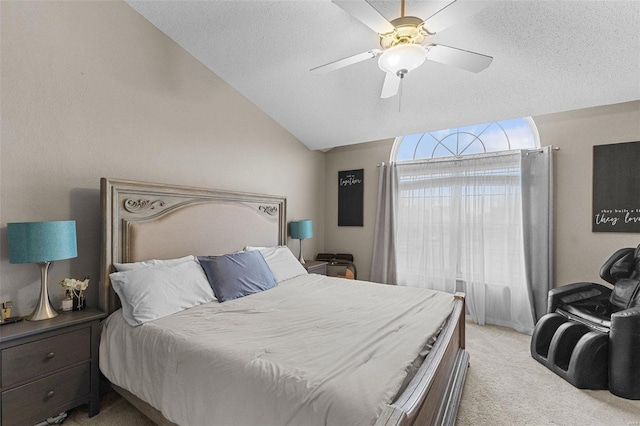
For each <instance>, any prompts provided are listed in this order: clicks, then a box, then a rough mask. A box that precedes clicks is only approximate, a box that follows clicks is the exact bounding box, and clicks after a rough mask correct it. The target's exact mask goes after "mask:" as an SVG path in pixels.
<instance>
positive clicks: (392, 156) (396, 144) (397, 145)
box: [389, 117, 541, 163]
mask: <svg viewBox="0 0 640 426" xmlns="http://www.w3.org/2000/svg"><path fill="white" fill-rule="evenodd" d="M521 118H522V119H523V120H524V121H525V122H526V123H527V124H528V125H529V129H530V130H531V134H532V135H533V141H534V143H535V145H536V146H535V147H536V148H540V146H541V145H540V133H539V132H538V126H536V122H535V121H534V120H533V117H521ZM507 120H508V119H507ZM500 121H504V120H496V121H494V122H495V123H499V122H500ZM478 124H483V123H478ZM464 127H466V126H464ZM442 130H448V129H442ZM429 131H430V130H427V131H425V132H423V133H427V132H429ZM405 136H409V135H403V136H396V138H395V139H394V141H393V146H392V147H391V153H390V155H389V161H390V162H392V163H395V162H397V155H398V149H399V148H400V144H401V143H402V139H403V138H404V137H405ZM509 151H514V150H509ZM500 152H502V151H492V152H485V153H480V154H464V155H458V156H453V155H452V156H449V157H436V158H419V159H413V160H402V161H401V163H410V162H412V161H434V160H437V159H442V160H451V158H460V157H471V156H474V155H491V154H498V153H500ZM504 152H508V151H504Z"/></svg>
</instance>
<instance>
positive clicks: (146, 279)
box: [109, 259, 216, 327]
mask: <svg viewBox="0 0 640 426" xmlns="http://www.w3.org/2000/svg"><path fill="white" fill-rule="evenodd" d="M109 277H110V278H111V284H112V285H113V288H114V290H115V291H116V293H117V294H118V296H120V302H121V303H122V315H123V316H124V319H125V320H126V321H127V323H129V324H130V325H132V326H134V327H135V326H138V325H140V324H144V323H145V322H147V321H151V320H154V319H158V318H162V317H164V316H167V315H171V314H174V313H176V312H180V311H182V310H185V309H188V308H191V307H193V306H196V305H201V304H203V303H207V302H213V301H214V300H216V299H215V296H214V294H213V291H211V287H210V286H209V282H208V281H207V277H206V276H205V275H204V271H203V270H202V268H201V267H200V265H199V264H198V262H197V261H196V260H195V259H193V260H191V261H187V262H182V263H178V264H175V265H170V266H149V267H142V268H137V269H135V268H134V269H132V270H130V271H123V272H114V273H113V274H111V275H109Z"/></svg>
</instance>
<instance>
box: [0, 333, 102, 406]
mask: <svg viewBox="0 0 640 426" xmlns="http://www.w3.org/2000/svg"><path fill="white" fill-rule="evenodd" d="M90 342H91V330H90V329H89V328H88V327H87V328H83V329H80V330H76V331H72V332H70V333H64V334H60V335H58V336H55V337H49V338H47V339H42V340H38V341H36V342H31V343H26V344H24V345H18V346H14V347H12V348H8V349H3V350H2V382H1V383H2V387H4V388H6V387H8V386H11V385H13V384H16V383H19V382H22V381H24V380H28V379H30V378H33V377H38V376H40V375H42V374H47V373H49V372H52V371H55V370H57V369H60V368H64V367H66V366H68V365H72V364H75V363H77V362H80V361H84V360H86V359H89V358H90V357H91V346H90ZM3 405H4V398H3ZM3 417H4V410H3Z"/></svg>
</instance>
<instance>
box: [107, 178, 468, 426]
mask: <svg viewBox="0 0 640 426" xmlns="http://www.w3.org/2000/svg"><path fill="white" fill-rule="evenodd" d="M101 202H102V212H103V222H102V226H103V228H102V256H101V279H100V290H99V305H100V307H101V309H102V310H104V311H105V312H108V313H109V314H110V317H109V319H108V320H106V321H105V325H104V326H103V339H102V341H101V348H100V353H101V359H100V364H101V369H102V370H103V373H104V375H105V376H106V377H107V378H108V379H110V380H111V382H112V386H113V388H114V389H115V390H116V391H117V392H118V393H120V394H121V395H122V396H123V397H124V398H125V399H127V400H128V401H130V402H131V403H132V404H133V405H134V406H135V407H137V408H138V409H139V410H140V411H142V412H143V413H144V414H145V415H147V416H148V417H149V418H150V419H152V420H153V421H154V422H156V423H157V424H175V423H179V424H203V423H206V424H258V421H257V420H256V419H258V418H259V419H260V421H259V424H314V423H315V424H318V423H319V424H343V423H344V422H347V423H349V424H376V425H414V424H415V425H432V424H445V425H446V424H454V423H455V418H456V414H457V408H458V404H459V401H460V396H461V393H462V387H463V385H464V379H465V375H466V371H467V368H468V364H469V356H468V353H467V352H466V350H465V348H464V342H465V335H464V332H465V331H464V295H463V294H456V295H454V296H453V297H451V296H450V295H445V294H444V293H440V294H437V292H424V291H422V290H419V289H408V288H401V287H395V286H386V285H381V284H374V283H366V282H362V281H354V280H343V279H340V278H331V277H321V276H317V275H313V274H300V275H298V276H294V277H291V278H289V277H283V278H284V279H283V280H282V281H278V282H277V285H276V286H274V287H273V288H270V289H269V290H267V291H262V292H259V293H256V294H252V295H251V296H248V297H244V298H237V299H234V300H230V301H228V302H224V303H219V302H218V301H215V300H214V301H211V302H210V303H202V304H200V305H198V306H193V307H191V308H189V309H184V310H182V311H180V312H177V313H175V314H172V315H167V316H165V317H161V318H158V319H157V320H156V319H154V320H152V321H150V322H148V323H145V324H144V325H143V326H139V327H131V326H130V325H129V324H127V323H126V321H127V319H126V318H124V317H125V316H126V315H125V313H126V309H121V308H122V305H124V306H125V308H126V307H127V306H128V302H126V301H122V303H121V300H120V299H119V297H118V295H117V294H116V292H115V291H114V285H116V284H117V285H120V281H119V279H116V275H113V276H110V274H112V273H114V271H115V267H114V265H120V264H133V263H136V262H138V263H139V262H142V261H145V260H148V259H177V258H182V257H185V256H188V255H192V254H200V255H206V256H211V258H212V259H219V258H221V257H223V256H222V255H225V256H235V254H236V253H242V252H243V250H244V249H245V248H246V247H248V246H251V247H256V248H271V247H282V246H284V245H285V244H286V241H287V238H286V237H287V226H286V225H287V222H286V199H285V198H284V197H279V196H271V195H261V194H248V193H237V192H228V191H218V190H211V189H204V188H191V187H184V186H175V185H166V184H155V183H145V182H135V181H126V180H117V179H106V178H103V179H102V180H101ZM263 253H266V252H265V251H263ZM239 255H242V254H239ZM265 258H268V256H266V255H265ZM206 260H207V259H204V258H201V259H200V261H201V263H202V264H203V265H204V264H205V263H204V262H205V261H206ZM270 266H272V264H270ZM203 267H204V266H203ZM172 268H173V266H172ZM272 269H273V267H272ZM274 274H275V275H276V276H277V274H276V273H275V270H274ZM111 277H113V279H114V281H113V283H112V280H111ZM280 278H281V277H278V279H280ZM118 289H119V290H120V291H122V290H121V288H120V287H118ZM336 294H339V296H336ZM216 295H218V293H217V291H216ZM332 297H333V300H334V302H330V301H331V300H332ZM304 299H309V300H307V301H306V302H305V301H304ZM396 299H397V300H398V301H397V303H405V304H406V305H398V306H395V307H394V306H393V305H394V303H396ZM449 299H450V302H449V301H448V300H449ZM390 300H393V303H390V302H389V301H390ZM402 300H404V301H402ZM336 301H337V302H336ZM436 302H437V304H436ZM302 303H308V305H302ZM447 304H449V305H450V306H449V305H447ZM360 305H366V306H368V307H369V310H368V311H367V310H366V309H360V308H359V306H360ZM443 306H448V307H446V309H448V310H446V312H447V315H445V316H443V317H442V322H441V323H440V320H437V319H435V318H439V317H437V315H442V313H441V312H440V313H438V312H439V311H442V312H444V311H443V310H444V309H445V307H443ZM425 307H426V308H425ZM296 310H298V311H301V312H302V313H300V312H298V313H295V312H294V313H292V311H296ZM314 310H317V311H318V312H317V315H318V317H317V318H315V319H313V318H311V319H309V318H305V319H304V320H303V321H302V322H305V321H306V322H313V324H312V326H311V327H307V328H302V327H301V326H300V327H299V326H297V325H296V323H295V321H293V320H292V319H291V318H292V317H291V315H298V316H300V315H311V311H314ZM360 310H362V311H363V312H360ZM400 311H401V312H403V314H402V315H398V312H400ZM404 311H407V312H409V311H411V312H415V315H418V316H416V317H411V318H403V317H405V316H406V315H408V314H406V315H405V314H404ZM123 312H124V313H123ZM372 312H375V315H372V314H371V313H372ZM342 314H346V315H347V316H345V317H340V315H342ZM367 315H368V316H367ZM252 316H253V317H256V318H260V320H259V321H261V322H262V323H263V324H264V325H268V326H265V327H263V329H260V331H259V332H256V331H255V325H254V324H249V325H247V321H248V318H249V317H252ZM359 316H362V317H363V318H364V320H360V321H359V322H357V321H356V320H355V318H357V317H359ZM431 316H433V318H434V321H431V322H430V323H428V324H426V325H422V323H420V324H419V327H421V328H423V329H424V330H425V331H424V335H420V333H419V331H420V330H411V329H412V328H413V327H414V326H415V324H416V321H415V318H431ZM374 317H379V322H380V323H381V324H383V325H385V324H386V325H389V324H392V325H394V327H395V328H394V329H393V331H392V332H388V333H386V334H385V336H386V335H387V334H388V335H389V336H390V337H389V338H388V340H387V337H385V339H382V338H380V336H376V335H369V334H371V333H370V332H369V329H367V328H362V329H360V328H359V327H365V326H367V327H369V325H367V324H362V323H367V322H369V319H373V318H374ZM222 318H224V319H225V321H229V324H223V321H222V320H221V319H222ZM267 318H268V319H267ZM207 321H208V322H207ZM403 321H404V322H403ZM345 323H350V325H349V327H351V328H352V332H353V333H354V336H359V337H358V338H353V339H346V340H344V341H343V342H342V343H340V344H339V345H337V346H336V348H335V349H334V348H332V349H331V350H324V348H326V347H327V345H326V344H324V345H320V346H318V345H319V344H318V341H317V340H311V339H312V338H313V339H316V338H317V337H319V338H320V339H322V338H326V339H331V338H334V337H333V336H337V334H327V332H326V331H327V330H331V333H334V330H335V329H336V328H338V326H339V324H345ZM211 324H215V325H216V327H220V328H221V330H222V332H223V335H222V336H224V338H221V337H220V335H211V336H209V335H207V334H206V333H208V332H209V329H210V328H215V327H212V326H211ZM342 328H345V327H342ZM297 329H299V330H297ZM105 330H108V331H105ZM264 330H269V331H270V332H273V333H275V334H273V335H270V336H268V337H264V339H266V340H264V341H261V338H262V337H263V336H262V335H263V334H264V333H266V331H264ZM427 330H428V331H427ZM211 332H212V333H213V331H211ZM107 333H111V334H107ZM153 333H155V334H153ZM224 333H226V334H224ZM251 333H254V335H252V334H251ZM295 333H299V334H297V335H296V334H295ZM400 333H411V334H400ZM189 335H191V336H192V337H191V340H192V342H191V343H189V344H190V345H191V344H193V345H194V346H193V347H191V346H190V347H187V338H188V337H189ZM307 335H310V336H309V339H310V340H309V341H307V340H306V339H307ZM311 335H313V336H311ZM409 335H411V336H414V335H416V336H417V335H420V336H419V337H416V338H415V339H407V338H406V337H405V336H409ZM158 336H162V339H164V338H165V337H167V336H168V337H167V338H169V339H173V340H169V341H168V343H167V342H165V341H163V342H162V343H161V344H158V343H157V342H158V341H159V340H158V339H159V338H160V337H158ZM205 336H206V337H205ZM265 336H266V335H265ZM291 336H297V337H295V338H292V337H291ZM280 337H281V338H280ZM360 337H362V338H360ZM365 337H366V338H365ZM336 338H337V337H336ZM278 339H279V340H281V341H282V344H283V345H284V346H283V347H284V349H282V348H280V347H275V346H273V347H272V346H271V345H272V344H273V343H274V341H276V340H278ZM394 339H395V340H394ZM413 340H415V341H413ZM320 341H321V342H322V340H320ZM118 342H119V343H118ZM222 342H224V343H225V344H226V346H225V345H223V344H222ZM291 342H295V345H292V344H291ZM345 342H346V343H345ZM153 344H155V345H156V346H153ZM401 344H402V345H405V344H406V345H407V350H406V353H405V352H403V351H405V350H404V349H402V351H401V350H400V347H401V346H400V345H401ZM314 345H315V346H314ZM118 348H119V349H118ZM265 348H266V349H265ZM301 348H302V349H304V350H306V351H307V352H306V355H305V356H306V360H305V361H295V362H296V363H298V364H287V363H288V362H289V358H290V357H291V356H293V355H292V354H291V353H292V352H295V351H297V350H302V349H301ZM409 348H411V351H413V352H411V351H409ZM118 350H119V351H120V352H118ZM163 350H166V352H167V353H166V354H164V355H162V354H158V353H157V352H158V351H163ZM216 350H217V351H219V353H218V354H210V353H211V352H212V351H216ZM340 350H344V352H343V353H342V352H339V351H340ZM127 351H128V352H127ZM136 351H139V352H136ZM149 351H152V352H153V355H151V354H148V352H149ZM394 351H395V352H394ZM398 351H400V352H398ZM303 352H304V351H303ZM389 352H390V353H391V354H392V355H391V358H389V359H386V360H385V359H383V358H380V359H378V358H379V357H382V356H386V355H385V353H389ZM414 352H416V353H414ZM231 353H233V358H234V359H235V358H236V357H237V356H246V357H247V358H246V359H245V360H244V361H240V362H241V364H237V365H235V366H233V367H229V368H226V369H225V368H224V366H226V365H227V364H229V363H230V362H231V361H229V359H230V358H228V357H227V355H229V354H231ZM310 354H311V355H310ZM332 356H333V357H337V358H331V357H332ZM314 357H315V358H317V359H314ZM403 357H404V358H407V359H405V360H404V361H402V360H400V359H401V358H403ZM414 357H415V359H414ZM143 358H144V359H143ZM165 358H166V359H167V360H165ZM175 358H180V359H182V360H183V361H184V359H189V362H188V363H186V364H185V363H184V362H182V363H181V362H176V361H175ZM394 358H398V365H393V362H391V361H394ZM125 359H126V360H127V361H126V362H125ZM141 359H142V360H141ZM309 359H311V360H313V362H309ZM342 359H344V360H345V364H353V363H354V362H355V361H353V360H356V359H362V360H361V361H358V365H357V366H356V367H355V370H358V371H359V373H358V374H360V376H357V375H356V373H355V372H354V373H351V372H350V371H348V370H347V367H346V366H345V367H343V366H342V365H341V364H340V365H339V366H338V365H337V364H338V361H341V360H342ZM135 360H137V362H139V365H136V361H135ZM221 360H222V361H221ZM322 360H324V363H325V364H326V366H325V367H326V368H328V369H329V370H327V371H328V373H325V372H324V371H325V370H319V371H320V372H312V373H307V371H306V370H305V369H306V367H307V365H308V364H314V365H316V364H322V362H321V361H322ZM407 360H408V361H407ZM418 361H419V362H418ZM234 362H235V361H234ZM374 362H377V363H382V364H384V365H387V364H389V365H390V367H389V368H390V370H389V371H388V372H387V371H384V372H383V371H381V370H379V368H378V366H376V367H375V368H374V367H372V365H374V364H373V363H374ZM394 362H395V361H394ZM402 363H404V364H409V365H406V366H404V364H402ZM229 365H230V364H229ZM238 365H240V367H238ZM253 365H258V367H259V368H258V369H256V370H250V369H249V368H245V366H253ZM411 365H413V366H414V367H415V368H414V369H413V370H414V371H411V368H410V367H411ZM217 366H222V367H221V368H219V369H218V368H217ZM405 367H406V368H405ZM127 368H129V370H127ZM289 368H291V369H293V370H292V371H293V373H291V371H289V370H288V369H289ZM367 368H369V369H370V370H367ZM385 368H386V367H385ZM393 368H396V369H398V370H397V371H395V370H393ZM145 369H146V370H147V371H146V373H145V372H144V371H143V370H145ZM205 370H206V371H207V374H210V373H211V374H212V376H211V377H208V376H207V378H206V379H205V378H204V371H205ZM218 370H220V372H219V373H216V372H217V371H218ZM230 371H231V372H232V373H229V372H230ZM373 371H375V374H376V376H375V377H377V375H382V376H384V375H385V374H387V375H389V378H388V380H386V379H385V383H387V381H388V382H389V384H388V385H385V386H386V387H382V388H381V389H377V388H376V387H375V386H373V384H372V383H371V382H372V381H373V382H375V381H377V380H378V379H377V378H375V377H374V376H373V375H372V372H373ZM265 372H267V373H268V374H267V373H265ZM283 372H284V376H287V377H289V376H291V377H294V378H295V380H293V381H289V382H286V381H282V382H280V379H278V382H277V383H275V382H274V383H272V382H271V380H272V378H271V376H273V375H274V374H278V375H280V376H282V375H283ZM145 374H146V375H145ZM216 374H218V375H217V376H216ZM230 374H233V375H230ZM322 374H325V376H323V375H322ZM154 376H158V380H159V382H158V383H157V384H156V383H148V384H146V383H144V382H146V381H150V382H153V381H154V380H156V378H155V377H154ZM160 376H163V377H164V376H166V377H164V382H170V383H173V388H172V387H171V386H167V385H168V384H170V383H164V385H163V384H162V383H161V382H162V377H160ZM227 376H228V377H227ZM253 376H256V377H253ZM278 377H279V376H278ZM301 377H303V378H304V380H301ZM371 377H374V378H373V379H372V378H371ZM249 380H257V382H250V383H251V384H246V385H245V384H244V383H245V382H246V383H249ZM340 380H343V381H344V382H345V383H347V382H348V383H350V385H347V384H344V385H343V383H342V382H341V381H340ZM256 383H257V384H256ZM163 386H164V388H163V389H161V390H160V391H157V393H153V392H156V390H157V389H160V388H162V387H163ZM243 386H244V387H243ZM334 390H335V394H334V393H332V392H334ZM216 392H217V393H216ZM287 392H288V393H287ZM390 392H392V393H390ZM176 395H178V396H180V395H184V397H185V401H188V403H186V402H185V403H183V404H179V403H176V401H177V400H179V399H180V398H176ZM228 395H233V397H232V398H231V400H229V401H225V402H220V401H221V400H220V398H225V397H227V396H228ZM296 398H299V399H300V401H303V402H302V403H301V402H300V401H297V399H296ZM381 398H382V399H381ZM291 399H296V401H294V402H292V403H291V407H289V406H288V405H287V404H286V403H285V402H283V401H289V400H291ZM380 401H382V405H380V404H381V402H380ZM233 404H239V405H237V406H236V408H232V409H231V410H230V411H233V412H234V413H225V412H223V411H221V410H220V406H229V407H233ZM296 404H297V405H296ZM254 406H255V407H256V408H255V410H257V412H259V413H261V414H260V415H261V416H262V417H256V416H258V415H257V414H255V412H254V413H253V414H252V413H251V412H250V411H251V410H250V409H248V408H247V409H244V408H243V407H254ZM252 409H253V408H252ZM322 410H325V411H322ZM243 411H246V413H241V414H237V413H238V412H243ZM317 412H319V413H320V414H318V413H317ZM244 414H246V417H242V415H244ZM313 416H320V417H317V418H312V417H313ZM343 420H344V421H343Z"/></svg>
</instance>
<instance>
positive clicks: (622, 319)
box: [611, 306, 640, 336]
mask: <svg viewBox="0 0 640 426" xmlns="http://www.w3.org/2000/svg"><path fill="white" fill-rule="evenodd" d="M611 329H612V330H614V329H615V330H624V332H625V333H629V334H634V335H637V336H640V306H636V307H635V308H629V309H625V310H623V311H618V312H615V313H613V314H611Z"/></svg>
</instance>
